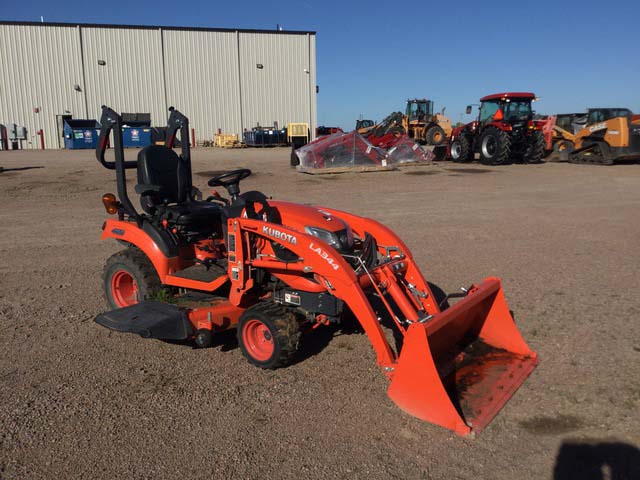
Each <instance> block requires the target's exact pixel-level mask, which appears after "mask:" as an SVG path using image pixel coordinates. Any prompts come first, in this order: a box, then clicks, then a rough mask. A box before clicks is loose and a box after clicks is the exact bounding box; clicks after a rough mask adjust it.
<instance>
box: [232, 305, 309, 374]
mask: <svg viewBox="0 0 640 480" xmlns="http://www.w3.org/2000/svg"><path fill="white" fill-rule="evenodd" d="M237 332H238V333H237V335H238V344H239V345H240V350H241V351H242V354H243V355H244V356H245V358H246V359H247V360H249V363H251V364H253V365H255V366H256V367H260V368H265V369H271V370H273V369H276V368H280V367H285V366H287V365H289V364H291V362H292V361H293V359H294V357H295V355H296V353H297V352H298V349H299V347H300V337H301V331H300V322H299V321H298V319H297V317H296V315H294V314H293V313H292V312H291V311H289V310H287V309H286V308H284V307H282V306H280V305H277V304H275V303H267V302H261V303H258V304H256V305H254V306H252V307H250V308H248V309H247V310H246V311H245V312H244V313H243V314H242V315H241V316H240V320H239V322H238V330H237Z"/></svg>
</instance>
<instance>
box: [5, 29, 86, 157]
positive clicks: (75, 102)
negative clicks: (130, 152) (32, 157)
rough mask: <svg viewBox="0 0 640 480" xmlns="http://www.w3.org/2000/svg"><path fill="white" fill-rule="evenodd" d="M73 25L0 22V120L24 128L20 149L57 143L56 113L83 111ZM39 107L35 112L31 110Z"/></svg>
mask: <svg viewBox="0 0 640 480" xmlns="http://www.w3.org/2000/svg"><path fill="white" fill-rule="evenodd" d="M75 85H78V86H79V87H80V88H81V89H82V88H83V86H84V82H83V80H82V63H81V55H80V41H79V37H78V28H69V27H48V28H41V27H33V26H26V25H19V26H8V25H0V123H17V124H18V125H23V126H26V127H27V129H28V130H29V141H30V142H31V144H30V145H29V144H25V145H24V147H25V148H29V147H32V148H40V147H39V145H40V144H39V138H38V137H37V136H36V132H37V131H38V130H40V129H42V130H43V132H44V134H45V146H46V147H47V148H58V141H57V134H56V115H57V114H64V113H65V112H72V113H73V114H74V116H76V117H79V118H83V117H85V116H86V112H85V102H84V95H83V94H82V92H78V91H76V90H75V89H74V86H75ZM35 108H38V109H39V113H35V111H34V109H35Z"/></svg>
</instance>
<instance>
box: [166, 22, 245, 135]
mask: <svg viewBox="0 0 640 480" xmlns="http://www.w3.org/2000/svg"><path fill="white" fill-rule="evenodd" d="M163 36H164V39H163V40H164V58H165V74H166V79H167V103H168V104H169V106H171V105H173V106H175V107H176V108H178V109H179V110H180V111H181V112H184V113H185V114H186V115H187V116H188V117H189V121H190V123H191V125H193V126H194V128H197V132H198V133H197V135H198V137H199V138H201V139H202V138H209V139H212V138H213V135H214V133H215V132H217V129H218V128H221V129H222V131H223V132H234V133H239V132H241V131H242V124H241V121H240V83H239V81H238V78H239V76H238V34H237V33H236V32H184V31H172V30H165V31H164V32H163Z"/></svg>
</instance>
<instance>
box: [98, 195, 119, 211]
mask: <svg viewBox="0 0 640 480" xmlns="http://www.w3.org/2000/svg"><path fill="white" fill-rule="evenodd" d="M102 203H103V204H104V208H105V210H106V211H107V213H108V214H109V215H115V214H116V213H118V200H116V196H115V195H114V194H113V193H105V194H104V195H102Z"/></svg>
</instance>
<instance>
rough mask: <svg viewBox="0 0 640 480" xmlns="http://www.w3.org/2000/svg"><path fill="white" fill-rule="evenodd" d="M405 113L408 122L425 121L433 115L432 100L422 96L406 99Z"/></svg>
mask: <svg viewBox="0 0 640 480" xmlns="http://www.w3.org/2000/svg"><path fill="white" fill-rule="evenodd" d="M406 115H407V119H408V121H409V123H424V122H427V121H428V120H430V119H431V117H432V116H433V102H432V101H431V100H426V99H424V98H423V99H421V100H418V99H417V98H414V99H413V100H407V110H406Z"/></svg>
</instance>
